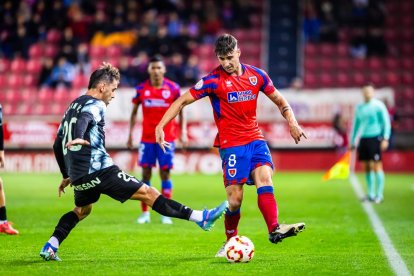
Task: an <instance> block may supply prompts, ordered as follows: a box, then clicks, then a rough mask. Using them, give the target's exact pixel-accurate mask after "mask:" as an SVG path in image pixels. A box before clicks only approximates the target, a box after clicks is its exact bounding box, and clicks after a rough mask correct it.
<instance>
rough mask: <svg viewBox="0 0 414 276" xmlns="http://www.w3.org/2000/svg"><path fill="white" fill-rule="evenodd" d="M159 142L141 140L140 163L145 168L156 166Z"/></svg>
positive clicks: (139, 149)
mask: <svg viewBox="0 0 414 276" xmlns="http://www.w3.org/2000/svg"><path fill="white" fill-rule="evenodd" d="M156 146H157V144H156V143H146V142H141V144H140V145H139V148H138V165H139V166H140V167H143V168H152V167H154V166H155V162H156V158H157V147H156Z"/></svg>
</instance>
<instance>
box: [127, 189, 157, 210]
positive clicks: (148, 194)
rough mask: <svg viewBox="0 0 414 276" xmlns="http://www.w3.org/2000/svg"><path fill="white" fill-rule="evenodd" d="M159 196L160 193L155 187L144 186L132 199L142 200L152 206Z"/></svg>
mask: <svg viewBox="0 0 414 276" xmlns="http://www.w3.org/2000/svg"><path fill="white" fill-rule="evenodd" d="M159 195H160V192H159V191H158V190H157V189H155V188H154V187H150V186H148V185H142V186H141V188H139V189H138V191H136V192H135V194H133V195H132V196H131V199H135V200H140V201H142V202H144V203H145V204H147V205H150V206H152V204H153V203H154V201H155V200H156V199H157V197H158V196H159Z"/></svg>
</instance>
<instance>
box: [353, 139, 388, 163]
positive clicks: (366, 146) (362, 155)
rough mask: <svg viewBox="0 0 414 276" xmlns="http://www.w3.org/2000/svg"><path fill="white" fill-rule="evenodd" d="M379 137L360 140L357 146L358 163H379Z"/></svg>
mask: <svg viewBox="0 0 414 276" xmlns="http://www.w3.org/2000/svg"><path fill="white" fill-rule="evenodd" d="M381 140H382V138H381V137H379V136H378V137H372V138H361V140H360V141H359V145H358V160H359V161H370V160H372V161H381V147H380V145H381Z"/></svg>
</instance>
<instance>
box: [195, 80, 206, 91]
mask: <svg viewBox="0 0 414 276" xmlns="http://www.w3.org/2000/svg"><path fill="white" fill-rule="evenodd" d="M203 84H204V82H203V80H199V81H198V82H197V83H196V85H195V86H194V88H195V89H196V90H200V89H201V87H203Z"/></svg>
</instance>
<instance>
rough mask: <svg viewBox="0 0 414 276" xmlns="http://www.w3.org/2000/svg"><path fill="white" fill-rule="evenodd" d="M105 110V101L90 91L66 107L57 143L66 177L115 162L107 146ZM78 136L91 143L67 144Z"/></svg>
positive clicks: (74, 177) (59, 160) (57, 150)
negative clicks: (92, 94)
mask: <svg viewBox="0 0 414 276" xmlns="http://www.w3.org/2000/svg"><path fill="white" fill-rule="evenodd" d="M105 112H106V105H105V103H104V102H103V101H101V100H98V99H95V98H93V97H91V96H88V95H83V96H80V97H79V98H77V99H76V100H74V101H73V102H72V103H71V104H70V106H69V107H68V109H67V110H66V112H65V115H64V116H63V119H62V122H61V124H60V126H59V129H58V133H57V137H56V140H55V145H54V150H55V155H56V159H57V161H58V163H59V167H60V169H61V172H62V175H63V177H67V176H69V177H70V179H71V180H72V182H75V181H76V180H77V179H79V178H81V177H83V176H85V175H87V174H91V173H93V172H96V171H99V170H102V169H105V168H107V167H110V166H112V165H113V161H112V159H111V157H110V156H109V154H108V153H107V152H106V149H105V131H104V127H105ZM76 138H80V139H84V140H86V141H88V142H89V143H90V145H86V146H85V145H84V146H82V145H77V146H72V147H70V148H67V147H66V144H67V142H69V141H72V140H74V139H76ZM62 159H63V160H64V161H63V160H62ZM62 165H63V166H62ZM62 167H63V168H62Z"/></svg>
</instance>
